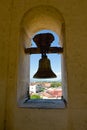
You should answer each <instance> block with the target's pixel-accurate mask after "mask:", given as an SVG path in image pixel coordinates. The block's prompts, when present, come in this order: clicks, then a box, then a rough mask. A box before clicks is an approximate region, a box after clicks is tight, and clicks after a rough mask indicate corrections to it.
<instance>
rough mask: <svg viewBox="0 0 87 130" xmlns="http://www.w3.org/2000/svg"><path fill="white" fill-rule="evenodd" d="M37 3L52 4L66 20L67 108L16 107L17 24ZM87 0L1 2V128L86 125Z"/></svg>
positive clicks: (76, 129)
mask: <svg viewBox="0 0 87 130" xmlns="http://www.w3.org/2000/svg"><path fill="white" fill-rule="evenodd" d="M40 4H45V5H46V4H47V5H52V6H54V7H55V8H57V9H58V10H60V12H61V13H62V15H63V17H64V19H65V23H66V58H67V74H68V99H69V102H68V108H66V109H63V110H59V109H58V110H57V109H56V110H55V109H54V110H49V109H48V110H41V109H24V108H18V107H17V103H16V100H17V93H16V90H17V65H18V64H17V63H18V55H19V45H18V44H19V25H20V21H21V18H22V17H23V14H24V13H25V12H26V11H27V10H29V9H30V8H31V7H33V6H35V5H40ZM86 7H87V1H86V0H83V1H81V0H77V1H76V0H63V1H61V0H40V1H39V0H22V1H21V0H19V1H18V0H15V1H13V0H12V1H11V0H8V2H7V1H5V0H3V1H2V2H0V9H1V11H0V14H1V17H0V42H1V43H0V130H3V128H4V121H5V120H6V129H7V130H25V129H26V130H29V129H31V130H49V129H50V130H58V129H60V130H86V129H87V80H86V77H87V60H86V55H87V51H86V49H87V44H86V42H87V37H86V36H87V9H86Z"/></svg>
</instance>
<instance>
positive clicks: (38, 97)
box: [31, 94, 41, 99]
mask: <svg viewBox="0 0 87 130" xmlns="http://www.w3.org/2000/svg"><path fill="white" fill-rule="evenodd" d="M31 99H41V97H40V96H39V95H36V94H33V95H31Z"/></svg>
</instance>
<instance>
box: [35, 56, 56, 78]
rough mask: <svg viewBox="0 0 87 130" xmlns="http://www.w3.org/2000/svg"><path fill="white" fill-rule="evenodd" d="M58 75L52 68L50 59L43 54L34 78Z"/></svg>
mask: <svg viewBox="0 0 87 130" xmlns="http://www.w3.org/2000/svg"><path fill="white" fill-rule="evenodd" d="M56 77H57V76H56V74H55V73H54V72H53V71H52V69H51V64H50V60H49V59H48V58H47V56H42V58H41V59H40V60H39V67H38V70H37V72H36V73H35V74H34V76H33V78H40V79H46V78H56Z"/></svg>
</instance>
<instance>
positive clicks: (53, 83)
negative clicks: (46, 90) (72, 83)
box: [51, 82, 61, 88]
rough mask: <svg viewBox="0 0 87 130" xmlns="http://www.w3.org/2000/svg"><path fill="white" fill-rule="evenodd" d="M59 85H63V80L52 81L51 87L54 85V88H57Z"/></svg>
mask: <svg viewBox="0 0 87 130" xmlns="http://www.w3.org/2000/svg"><path fill="white" fill-rule="evenodd" d="M59 86H61V82H52V83H51V87H52V88H57V87H59Z"/></svg>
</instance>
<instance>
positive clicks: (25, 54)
mask: <svg viewBox="0 0 87 130" xmlns="http://www.w3.org/2000/svg"><path fill="white" fill-rule="evenodd" d="M42 18H43V19H42ZM64 28H65V24H64V19H63V17H62V15H61V13H60V12H59V11H58V10H56V9H55V8H54V7H50V6H38V7H35V8H33V9H31V10H29V11H28V12H27V13H25V15H24V17H23V19H22V21H21V29H20V34H21V35H20V51H19V53H20V56H19V69H18V71H19V73H18V88H17V93H18V94H17V100H18V104H19V106H20V107H30V108H64V107H65V105H66V104H65V102H67V73H66V62H65V29H64ZM42 32H44V33H47V32H50V33H51V34H52V35H53V36H54V41H53V42H52V44H51V49H49V52H52V54H51V53H47V57H48V58H49V59H50V61H51V65H52V66H51V68H52V69H53V71H54V72H55V73H56V75H57V78H55V79H54V80H53V81H61V82H59V83H60V84H61V83H62V85H61V86H62V96H61V98H60V100H59V99H58V97H57V96H56V100H55V99H53V98H52V100H49V98H47V99H48V100H47V99H46V100H45V99H44V98H43V96H42V97H41V98H43V99H44V100H42V99H39V100H36V99H35V100H31V96H30V94H31V93H30V91H31V90H30V89H29V87H30V85H31V84H32V83H31V81H32V79H31V77H32V76H33V74H34V73H35V71H36V70H35V68H36V63H37V66H38V61H39V59H40V58H41V54H37V53H38V49H34V48H33V47H37V46H36V44H35V43H34V42H33V40H32V39H33V37H34V36H35V35H37V34H41V33H42ZM54 48H55V50H54ZM39 52H40V50H39ZM34 53H35V54H34ZM58 53H60V54H58ZM34 55H35V56H36V55H37V56H36V57H34ZM33 59H34V60H33ZM57 61H59V62H57ZM31 67H33V68H32V69H31ZM58 68H60V70H61V71H60V70H58V71H57V69H58ZM33 71H34V73H33ZM58 76H60V77H58ZM33 80H34V82H37V81H36V80H35V79H33ZM44 80H46V82H48V81H49V79H43V81H44ZM47 80H48V81H47ZM51 81H52V79H51ZM40 82H42V81H40ZM60 84H59V85H60ZM40 85H43V84H37V88H39V89H41V91H44V87H43V88H42V87H41V86H40ZM46 85H48V86H49V85H51V84H50V83H49V82H48V84H46ZM52 85H53V87H55V84H52ZM60 88H61V87H60ZM45 90H46V89H45ZM35 93H37V92H35ZM33 98H35V97H34V96H33V97H32V99H33ZM37 98H39V97H38V96H37ZM57 99H58V100H57Z"/></svg>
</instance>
